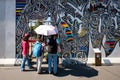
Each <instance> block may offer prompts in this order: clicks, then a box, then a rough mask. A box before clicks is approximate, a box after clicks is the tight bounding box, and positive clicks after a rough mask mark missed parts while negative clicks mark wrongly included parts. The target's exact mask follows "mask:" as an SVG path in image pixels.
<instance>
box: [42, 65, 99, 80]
mask: <svg viewBox="0 0 120 80" xmlns="http://www.w3.org/2000/svg"><path fill="white" fill-rule="evenodd" d="M47 69H48V68H47V67H42V72H41V74H48V71H47ZM68 75H72V76H77V77H88V78H89V77H94V76H97V75H98V71H97V70H95V69H94V68H92V67H90V66H87V65H71V66H67V67H64V66H63V65H62V64H60V65H59V66H58V73H57V74H56V75H55V76H57V77H64V76H68Z"/></svg>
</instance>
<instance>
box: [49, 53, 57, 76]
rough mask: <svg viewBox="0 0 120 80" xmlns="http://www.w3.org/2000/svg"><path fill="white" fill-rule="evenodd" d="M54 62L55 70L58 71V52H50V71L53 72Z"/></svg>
mask: <svg viewBox="0 0 120 80" xmlns="http://www.w3.org/2000/svg"><path fill="white" fill-rule="evenodd" d="M52 64H53V72H54V74H56V73H57V54H51V53H48V72H49V73H51V70H52Z"/></svg>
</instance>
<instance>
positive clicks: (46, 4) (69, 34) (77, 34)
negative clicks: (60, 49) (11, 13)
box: [16, 0, 120, 57]
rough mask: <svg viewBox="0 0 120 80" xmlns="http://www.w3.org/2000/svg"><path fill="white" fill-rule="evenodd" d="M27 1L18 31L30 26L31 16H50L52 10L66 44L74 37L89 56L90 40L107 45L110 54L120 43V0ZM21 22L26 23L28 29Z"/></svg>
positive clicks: (93, 43)
mask: <svg viewBox="0 0 120 80" xmlns="http://www.w3.org/2000/svg"><path fill="white" fill-rule="evenodd" d="M16 1H17V0H16ZM27 1H28V2H27V4H26V6H25V8H24V9H23V11H22V14H21V15H20V17H19V20H18V22H17V29H18V32H20V31H24V30H27V27H28V25H27V22H28V21H29V19H38V16H39V18H40V17H41V16H42V17H43V18H44V19H46V18H47V17H48V13H51V14H52V15H51V18H52V24H53V25H55V26H57V28H58V30H59V36H60V38H61V42H62V44H63V45H64V46H66V45H68V44H67V43H69V40H70V42H71V41H72V42H73V43H74V44H77V47H78V49H79V50H81V51H82V50H84V52H85V54H86V56H87V57H88V52H89V41H91V43H92V47H93V48H99V49H101V47H103V48H104V50H105V55H106V57H107V56H109V55H110V54H111V53H112V51H113V50H114V48H115V46H116V44H117V43H118V42H119V43H120V41H119V40H120V1H119V0H27ZM63 22H64V23H65V24H67V27H65V25H64V24H63ZM21 24H22V25H21ZM21 26H24V30H23V29H21ZM18 32H17V35H18ZM20 34H21V35H22V33H20ZM103 38H105V40H103ZM19 39H20V36H18V37H17V40H19ZM65 39H66V40H65ZM67 40H68V42H67ZM65 44H66V45H65Z"/></svg>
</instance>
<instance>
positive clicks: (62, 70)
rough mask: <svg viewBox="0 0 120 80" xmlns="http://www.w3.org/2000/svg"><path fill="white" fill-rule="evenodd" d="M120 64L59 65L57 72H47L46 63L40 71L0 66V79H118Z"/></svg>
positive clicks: (119, 77) (119, 76)
mask: <svg viewBox="0 0 120 80" xmlns="http://www.w3.org/2000/svg"><path fill="white" fill-rule="evenodd" d="M119 79H120V65H112V66H93V65H87V66H84V65H74V66H72V65H71V66H68V67H63V66H62V65H59V68H58V74H57V75H53V74H48V72H47V64H43V65H42V73H41V74H37V73H36V71H35V70H26V71H24V72H21V71H20V69H19V66H8V67H7V66H0V80H119Z"/></svg>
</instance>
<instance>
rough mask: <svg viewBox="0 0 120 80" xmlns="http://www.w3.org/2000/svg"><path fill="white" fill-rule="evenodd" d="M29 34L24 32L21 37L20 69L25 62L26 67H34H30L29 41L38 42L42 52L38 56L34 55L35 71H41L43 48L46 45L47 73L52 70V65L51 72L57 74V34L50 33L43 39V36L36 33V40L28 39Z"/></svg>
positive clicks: (22, 68)
mask: <svg viewBox="0 0 120 80" xmlns="http://www.w3.org/2000/svg"><path fill="white" fill-rule="evenodd" d="M29 37H30V35H29V34H25V35H24V37H23V39H22V55H23V59H22V63H21V67H20V69H21V71H24V70H25V63H26V62H27V65H28V68H29V69H31V68H34V67H32V65H31V63H30V60H29V42H35V43H37V42H39V43H40V44H41V45H42V46H41V52H42V54H41V55H40V56H39V57H36V59H37V73H38V74H39V73H41V64H42V60H43V53H44V48H45V47H46V46H47V52H48V73H49V74H51V72H52V66H53V74H57V62H58V61H57V60H58V56H57V52H58V46H59V41H58V40H57V35H51V36H49V38H48V39H47V40H46V41H44V38H43V36H42V35H37V39H36V40H29Z"/></svg>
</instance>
